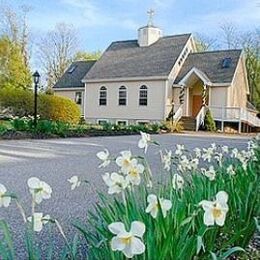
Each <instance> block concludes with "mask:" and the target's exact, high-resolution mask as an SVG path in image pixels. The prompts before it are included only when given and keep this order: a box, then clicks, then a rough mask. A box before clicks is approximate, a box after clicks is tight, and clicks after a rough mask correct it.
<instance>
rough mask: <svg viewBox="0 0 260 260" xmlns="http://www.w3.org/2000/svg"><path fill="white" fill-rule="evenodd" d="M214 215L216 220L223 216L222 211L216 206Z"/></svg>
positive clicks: (213, 211)
mask: <svg viewBox="0 0 260 260" xmlns="http://www.w3.org/2000/svg"><path fill="white" fill-rule="evenodd" d="M212 214H213V217H214V218H215V219H216V218H219V217H220V216H221V215H222V212H221V210H220V209H218V208H216V206H215V207H214V208H213V210H212Z"/></svg>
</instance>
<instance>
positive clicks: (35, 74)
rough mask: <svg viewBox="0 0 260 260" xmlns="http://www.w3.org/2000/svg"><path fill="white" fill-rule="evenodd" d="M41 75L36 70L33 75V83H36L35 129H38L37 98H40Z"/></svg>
mask: <svg viewBox="0 0 260 260" xmlns="http://www.w3.org/2000/svg"><path fill="white" fill-rule="evenodd" d="M40 77H41V76H40V74H39V72H38V71H37V70H36V71H35V72H34V73H33V82H34V129H36V126H37V97H38V93H37V92H38V84H39V82H40Z"/></svg>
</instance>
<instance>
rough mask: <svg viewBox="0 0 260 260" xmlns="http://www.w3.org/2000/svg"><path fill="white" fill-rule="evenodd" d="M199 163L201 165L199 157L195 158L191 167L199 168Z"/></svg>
mask: <svg viewBox="0 0 260 260" xmlns="http://www.w3.org/2000/svg"><path fill="white" fill-rule="evenodd" d="M198 165H199V160H198V159H197V158H194V159H192V160H191V161H190V167H191V169H193V170H197V168H198Z"/></svg>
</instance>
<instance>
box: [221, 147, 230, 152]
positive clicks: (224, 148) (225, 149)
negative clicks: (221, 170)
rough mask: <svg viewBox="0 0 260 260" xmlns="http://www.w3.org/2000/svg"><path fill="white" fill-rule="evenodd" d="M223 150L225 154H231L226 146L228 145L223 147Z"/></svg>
mask: <svg viewBox="0 0 260 260" xmlns="http://www.w3.org/2000/svg"><path fill="white" fill-rule="evenodd" d="M221 150H222V152H223V153H228V152H229V151H228V146H226V145H224V146H222V147H221Z"/></svg>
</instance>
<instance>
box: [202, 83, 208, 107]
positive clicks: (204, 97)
mask: <svg viewBox="0 0 260 260" xmlns="http://www.w3.org/2000/svg"><path fill="white" fill-rule="evenodd" d="M206 103H207V85H206V84H205V83H204V84H203V92H202V106H204V107H205V106H206Z"/></svg>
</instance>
